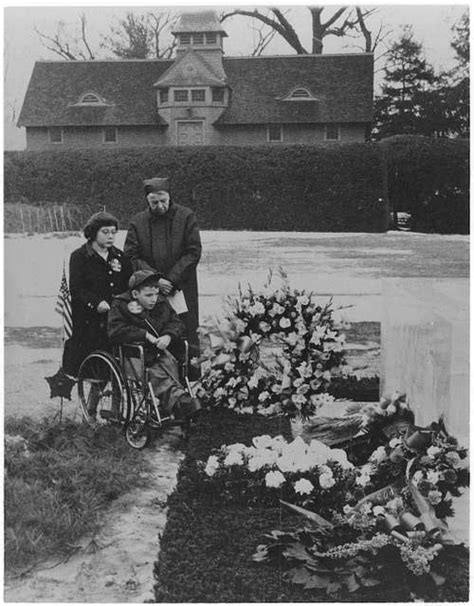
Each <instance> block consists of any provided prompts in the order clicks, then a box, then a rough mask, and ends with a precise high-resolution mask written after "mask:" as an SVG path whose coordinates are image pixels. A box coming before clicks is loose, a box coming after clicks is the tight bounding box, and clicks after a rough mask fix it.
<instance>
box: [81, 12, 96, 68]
mask: <svg viewBox="0 0 474 606" xmlns="http://www.w3.org/2000/svg"><path fill="white" fill-rule="evenodd" d="M80 20H81V37H82V42H83V43H84V46H85V47H86V49H87V52H88V53H89V59H91V60H93V59H95V57H94V53H93V52H92V51H91V48H90V46H89V43H88V42H87V36H86V16H85V14H84V13H82V15H81V16H80Z"/></svg>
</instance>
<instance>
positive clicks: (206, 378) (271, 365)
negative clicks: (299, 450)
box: [197, 268, 345, 417]
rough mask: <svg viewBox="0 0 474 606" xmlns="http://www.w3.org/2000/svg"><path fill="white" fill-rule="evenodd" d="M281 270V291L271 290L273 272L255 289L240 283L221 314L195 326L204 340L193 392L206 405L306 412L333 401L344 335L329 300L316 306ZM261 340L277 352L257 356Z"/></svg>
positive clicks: (268, 412)
mask: <svg viewBox="0 0 474 606" xmlns="http://www.w3.org/2000/svg"><path fill="white" fill-rule="evenodd" d="M279 274H280V277H281V281H282V284H281V286H280V287H279V288H272V277H273V275H272V272H271V271H270V272H269V276H268V279H267V282H266V283H265V285H264V287H263V290H262V291H261V292H256V291H254V290H253V289H252V287H251V286H250V284H249V285H248V288H247V290H246V291H243V290H242V288H241V286H240V284H239V290H238V297H237V298H232V297H229V298H227V309H226V313H225V316H224V319H223V320H220V321H216V322H214V323H211V324H210V325H208V326H206V327H205V328H204V329H201V333H202V334H203V335H204V336H205V337H207V338H208V340H209V345H208V347H207V348H206V349H205V351H204V354H203V358H201V360H200V361H201V362H204V367H205V368H206V370H205V372H204V374H203V377H202V379H201V382H200V385H199V387H198V393H197V395H198V396H199V397H200V399H201V401H202V402H203V403H204V404H205V405H208V406H222V407H227V408H230V409H233V410H235V411H236V412H239V413H244V414H245V413H247V414H249V413H258V414H262V415H266V416H268V415H274V414H281V413H284V414H286V415H288V416H290V417H292V416H297V415H301V416H303V417H309V416H311V415H312V414H314V413H315V411H316V410H317V409H318V408H319V407H321V406H322V405H323V404H324V403H325V402H328V401H333V400H334V398H333V397H332V396H330V395H328V393H327V390H328V387H329V384H330V382H331V379H332V378H333V377H335V376H338V375H340V374H341V372H342V367H343V364H344V352H343V346H344V341H345V335H344V334H342V333H340V332H339V330H340V328H342V326H343V325H342V324H336V322H335V320H334V317H333V313H334V309H333V307H332V299H330V300H329V302H328V303H326V304H325V305H319V304H317V303H316V302H315V300H314V298H315V295H314V293H312V292H307V291H305V290H294V289H292V288H291V287H290V285H289V283H288V278H287V275H286V274H285V272H284V271H283V270H282V269H281V268H280V270H279ZM262 345H263V349H265V346H266V345H270V348H273V349H275V348H276V349H279V352H278V354H276V353H273V355H270V356H268V355H267V358H268V357H270V360H269V361H268V360H266V359H265V360H263V359H262V358H263V356H262V355H261V353H263V351H262V352H261V350H260V347H261V346H262ZM272 346H273V347H272Z"/></svg>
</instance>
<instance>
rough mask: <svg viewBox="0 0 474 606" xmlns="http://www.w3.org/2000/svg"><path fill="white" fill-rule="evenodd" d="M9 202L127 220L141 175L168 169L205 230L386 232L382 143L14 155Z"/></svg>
mask: <svg viewBox="0 0 474 606" xmlns="http://www.w3.org/2000/svg"><path fill="white" fill-rule="evenodd" d="M4 174H5V201H6V202H18V201H20V200H23V202H25V201H28V202H29V203H37V202H38V201H39V200H45V201H48V202H50V203H55V204H74V205H86V207H87V208H88V209H90V210H91V211H94V210H98V209H99V208H100V207H102V206H104V205H105V206H106V207H107V209H108V210H110V211H111V212H113V213H115V214H117V216H118V217H119V218H120V219H121V221H122V222H123V223H124V224H125V225H126V223H127V221H128V219H129V218H130V216H131V215H132V214H133V213H135V212H137V211H138V210H141V209H142V208H144V195H143V185H142V179H143V178H148V177H150V176H153V175H159V174H161V175H170V178H171V191H172V195H173V197H174V198H175V200H176V201H179V203H181V204H184V205H186V206H189V207H191V208H193V209H194V210H196V212H197V214H198V218H199V222H200V226H201V228H203V229H235V230H237V229H240V230H242V229H252V230H290V231H292V230H297V231H367V232H371V231H374V232H376V231H385V230H386V228H387V225H388V212H387V204H386V177H385V166H384V162H383V154H382V153H381V150H380V148H378V147H377V146H376V145H372V144H365V143H358V144H356V143H354V144H345V145H337V146H303V145H295V146H288V147H270V146H268V147H267V146H261V147H200V148H193V149H187V148H172V147H162V148H143V149H137V148H135V149H121V150H120V151H117V150H115V151H113V150H107V151H103V150H100V151H98V150H82V151H78V150H71V151H61V152H56V151H42V152H6V155H5V170H4Z"/></svg>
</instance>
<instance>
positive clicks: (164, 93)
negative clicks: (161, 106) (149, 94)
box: [160, 88, 169, 103]
mask: <svg viewBox="0 0 474 606" xmlns="http://www.w3.org/2000/svg"><path fill="white" fill-rule="evenodd" d="M168 99H169V95H168V89H167V88H166V89H164V90H160V103H168Z"/></svg>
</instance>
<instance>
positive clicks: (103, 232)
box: [95, 225, 117, 248]
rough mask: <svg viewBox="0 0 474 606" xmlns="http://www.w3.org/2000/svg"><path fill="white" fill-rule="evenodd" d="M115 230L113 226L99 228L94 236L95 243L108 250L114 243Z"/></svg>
mask: <svg viewBox="0 0 474 606" xmlns="http://www.w3.org/2000/svg"><path fill="white" fill-rule="evenodd" d="M116 234H117V228H116V227H115V225H106V226H104V227H101V228H100V229H99V231H98V232H97V234H96V237H95V241H96V242H97V244H98V245H99V246H100V247H102V248H110V247H111V246H112V245H113V244H114V242H115V235H116Z"/></svg>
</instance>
